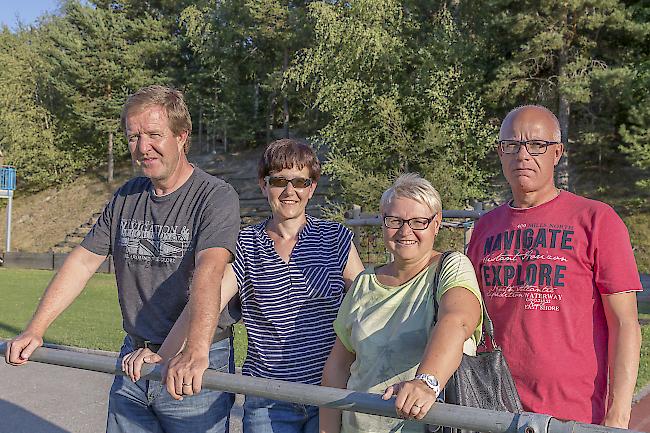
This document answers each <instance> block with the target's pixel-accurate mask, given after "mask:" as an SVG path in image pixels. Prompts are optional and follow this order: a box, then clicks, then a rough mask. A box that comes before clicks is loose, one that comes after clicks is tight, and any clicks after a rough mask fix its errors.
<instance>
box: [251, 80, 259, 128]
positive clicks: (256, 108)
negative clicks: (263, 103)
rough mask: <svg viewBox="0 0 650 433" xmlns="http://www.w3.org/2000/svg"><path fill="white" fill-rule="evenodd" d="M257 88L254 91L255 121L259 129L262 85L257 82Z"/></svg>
mask: <svg viewBox="0 0 650 433" xmlns="http://www.w3.org/2000/svg"><path fill="white" fill-rule="evenodd" d="M254 86H255V88H254V90H253V119H254V120H255V124H256V127H257V118H258V117H259V111H260V83H258V82H257V81H255V84H254Z"/></svg>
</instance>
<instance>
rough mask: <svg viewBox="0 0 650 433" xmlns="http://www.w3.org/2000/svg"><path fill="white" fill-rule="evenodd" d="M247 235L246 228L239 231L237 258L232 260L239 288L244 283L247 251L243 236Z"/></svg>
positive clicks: (239, 288)
mask: <svg viewBox="0 0 650 433" xmlns="http://www.w3.org/2000/svg"><path fill="white" fill-rule="evenodd" d="M245 235H246V230H242V231H241V232H240V233H239V238H238V239H237V250H236V252H235V260H233V262H232V270H233V271H234V272H235V278H236V280H237V289H238V290H241V288H242V286H243V285H244V275H245V262H246V260H245V257H246V251H245V249H244V239H243V238H244V236H245Z"/></svg>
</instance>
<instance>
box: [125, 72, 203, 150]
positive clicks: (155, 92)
mask: <svg viewBox="0 0 650 433" xmlns="http://www.w3.org/2000/svg"><path fill="white" fill-rule="evenodd" d="M154 106H159V107H162V108H163V109H164V110H165V113H166V114H167V120H168V121H169V129H171V130H172V132H173V133H174V135H177V136H178V135H180V134H181V133H183V132H185V131H187V140H186V141H185V146H184V148H183V150H184V151H185V153H187V152H188V151H189V150H190V135H191V134H192V118H191V117H190V111H189V110H188V109H187V105H186V104H185V99H184V98H183V94H182V93H181V92H180V91H178V90H176V89H173V88H171V87H166V86H157V85H154V86H147V87H143V88H142V89H140V90H138V91H137V92H135V93H134V94H132V95H130V96H129V97H128V99H127V100H126V103H125V104H124V106H123V107H122V115H121V116H120V123H121V125H122V130H123V131H125V132H126V118H127V117H128V116H129V115H131V114H133V113H137V112H142V111H144V110H145V109H146V108H149V107H154Z"/></svg>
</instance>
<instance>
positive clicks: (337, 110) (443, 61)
mask: <svg viewBox="0 0 650 433" xmlns="http://www.w3.org/2000/svg"><path fill="white" fill-rule="evenodd" d="M309 17H310V19H311V20H312V21H313V25H314V30H315V44H314V46H313V47H311V48H307V49H305V50H304V51H303V52H302V53H301V54H300V61H299V62H298V63H297V64H296V65H295V67H294V68H293V69H292V70H291V72H290V77H291V79H292V80H294V81H295V83H296V85H297V86H298V87H299V88H300V89H305V90H306V91H308V92H310V93H311V94H313V95H314V101H313V103H314V105H315V107H316V108H318V109H319V110H320V111H322V112H323V113H324V114H326V115H327V122H326V125H325V126H324V127H323V128H322V129H321V130H320V135H319V137H318V138H316V139H315V140H316V141H317V142H320V143H321V144H322V146H324V147H325V148H326V149H328V163H327V165H326V172H328V173H329V174H330V175H331V176H332V177H333V178H334V179H336V180H337V181H338V182H339V183H340V185H341V192H340V195H339V196H338V197H337V198H338V199H341V200H342V201H343V202H344V203H345V204H346V205H348V206H349V205H350V204H353V203H354V204H360V205H362V206H363V207H365V208H367V209H377V207H378V203H379V194H381V191H383V190H384V189H385V187H387V186H388V184H389V182H390V181H391V180H392V178H393V177H394V176H395V175H396V174H398V173H400V172H405V171H417V172H419V173H420V174H421V175H423V176H425V177H426V178H428V179H429V180H431V181H432V182H433V184H434V185H435V186H437V187H438V188H439V189H440V192H441V194H442V195H443V197H444V199H445V206H459V205H461V206H462V205H464V204H465V203H466V200H467V199H470V198H479V197H482V196H483V195H484V194H485V190H486V187H487V184H488V182H487V179H488V178H489V177H490V176H491V175H492V174H493V172H492V171H490V170H489V169H486V167H485V166H484V165H481V162H482V161H483V160H484V158H485V156H486V154H487V152H488V151H489V150H490V149H491V148H492V143H493V142H494V139H495V134H494V132H495V131H494V128H493V127H491V126H490V125H488V124H487V122H486V119H485V118H484V110H483V107H482V102H481V99H480V97H479V96H478V95H477V94H476V93H475V92H473V91H472V90H471V87H472V85H473V81H472V80H473V78H471V77H470V76H469V74H467V73H466V72H465V66H464V64H463V63H462V60H461V59H462V57H463V56H462V55H461V53H463V52H466V49H467V42H468V41H466V40H465V39H464V36H463V35H462V34H461V32H460V31H459V30H458V27H457V26H456V23H455V22H454V19H453V16H452V14H451V13H450V12H449V11H448V10H447V9H446V8H445V7H442V8H441V9H440V10H435V9H432V6H431V5H422V4H418V3H417V2H412V3H411V2H409V3H408V4H407V5H404V4H403V2H398V1H393V0H359V1H355V2H352V3H344V4H343V3H336V4H331V3H325V2H317V3H312V4H311V5H310V6H309Z"/></svg>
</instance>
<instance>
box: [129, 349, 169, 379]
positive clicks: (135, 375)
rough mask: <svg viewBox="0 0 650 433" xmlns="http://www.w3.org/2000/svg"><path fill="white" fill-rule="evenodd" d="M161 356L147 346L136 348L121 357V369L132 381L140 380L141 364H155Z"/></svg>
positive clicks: (160, 359)
mask: <svg viewBox="0 0 650 433" xmlns="http://www.w3.org/2000/svg"><path fill="white" fill-rule="evenodd" d="M160 361H162V358H161V357H160V355H158V354H157V353H154V352H152V351H151V350H150V349H148V348H144V349H137V350H134V351H133V352H131V353H129V354H127V355H125V356H124V357H123V358H122V371H123V372H124V373H126V375H127V376H129V377H130V378H131V380H132V381H134V382H135V381H137V380H140V370H141V369H142V365H143V364H145V363H146V364H157V363H159V362H160Z"/></svg>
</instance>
